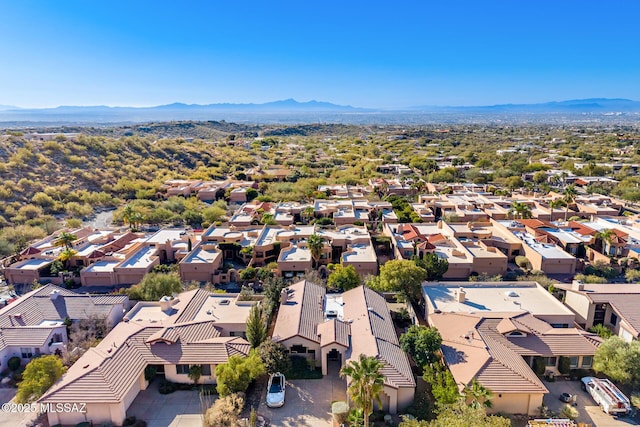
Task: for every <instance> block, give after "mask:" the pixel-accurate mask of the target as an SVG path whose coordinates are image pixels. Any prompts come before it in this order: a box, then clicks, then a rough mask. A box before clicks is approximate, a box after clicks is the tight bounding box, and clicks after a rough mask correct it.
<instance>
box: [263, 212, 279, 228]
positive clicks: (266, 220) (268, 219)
mask: <svg viewBox="0 0 640 427" xmlns="http://www.w3.org/2000/svg"><path fill="white" fill-rule="evenodd" d="M260 222H261V223H262V224H264V225H276V224H277V222H276V216H275V215H274V214H272V213H270V212H266V213H263V214H262V217H261V218H260Z"/></svg>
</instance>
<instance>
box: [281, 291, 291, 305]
mask: <svg viewBox="0 0 640 427" xmlns="http://www.w3.org/2000/svg"><path fill="white" fill-rule="evenodd" d="M288 299H289V289H288V288H284V289H283V290H281V291H280V305H284V304H286V303H287V300H288Z"/></svg>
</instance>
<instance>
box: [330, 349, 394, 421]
mask: <svg viewBox="0 0 640 427" xmlns="http://www.w3.org/2000/svg"><path fill="white" fill-rule="evenodd" d="M382 367H383V364H382V362H381V361H379V360H378V359H377V358H375V357H368V356H365V355H364V354H361V355H360V357H359V359H358V360H351V361H349V362H348V363H347V364H346V365H345V366H343V367H342V369H341V370H340V376H341V377H347V378H348V381H347V382H348V386H347V394H348V395H349V398H350V399H351V401H352V402H353V403H354V404H355V405H356V408H358V409H362V412H363V414H364V425H365V426H368V425H369V416H370V415H371V414H372V413H373V404H374V402H376V403H377V404H378V406H379V407H380V408H382V400H381V398H380V395H381V394H382V390H383V389H384V375H382V373H380V370H381V369H382Z"/></svg>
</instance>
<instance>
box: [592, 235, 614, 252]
mask: <svg viewBox="0 0 640 427" xmlns="http://www.w3.org/2000/svg"><path fill="white" fill-rule="evenodd" d="M615 235H616V232H615V231H614V230H613V229H611V228H605V229H603V230H600V231H598V232H597V233H596V234H595V235H594V237H595V238H596V247H597V248H598V249H599V250H600V252H602V253H603V254H605V255H614V254H613V253H612V251H611V249H612V247H611V245H612V244H613V238H614V236H615Z"/></svg>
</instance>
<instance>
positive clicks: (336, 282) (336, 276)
mask: <svg viewBox="0 0 640 427" xmlns="http://www.w3.org/2000/svg"><path fill="white" fill-rule="evenodd" d="M360 283H361V279H360V275H359V274H358V272H357V271H356V269H355V267H354V266H353V265H347V266H346V267H344V266H342V265H340V264H338V265H336V266H335V268H334V269H333V271H332V272H331V274H330V275H329V278H328V279H327V285H328V286H329V288H333V289H341V290H343V291H348V290H349V289H353V288H357V287H358V286H360Z"/></svg>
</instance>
